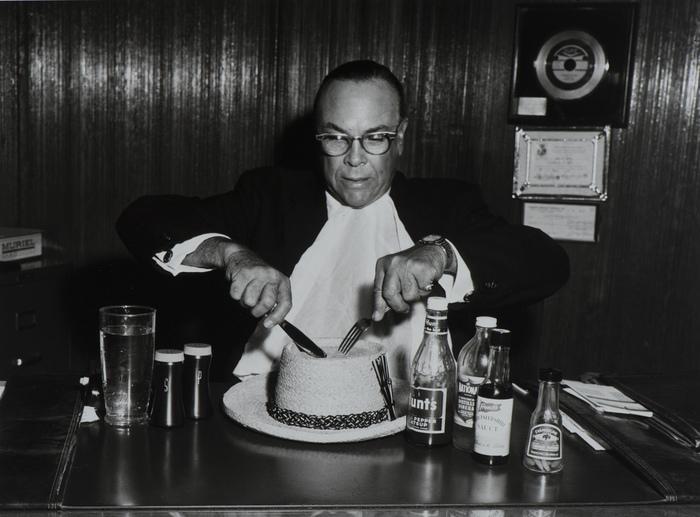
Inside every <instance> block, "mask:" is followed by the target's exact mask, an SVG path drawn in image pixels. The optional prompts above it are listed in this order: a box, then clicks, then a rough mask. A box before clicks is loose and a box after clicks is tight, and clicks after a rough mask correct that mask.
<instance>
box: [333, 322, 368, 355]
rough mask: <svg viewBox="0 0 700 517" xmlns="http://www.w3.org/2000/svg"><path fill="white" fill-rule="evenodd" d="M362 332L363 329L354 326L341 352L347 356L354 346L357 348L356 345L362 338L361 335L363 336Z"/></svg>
mask: <svg viewBox="0 0 700 517" xmlns="http://www.w3.org/2000/svg"><path fill="white" fill-rule="evenodd" d="M362 332H363V330H362V328H361V327H358V326H357V325H353V327H352V329H351V330H350V332H349V333H348V334H347V335H346V336H345V339H343V342H342V343H341V344H340V348H339V350H340V352H341V353H343V354H347V353H348V352H349V351H350V349H351V348H352V347H353V346H355V343H356V342H357V340H358V339H359V338H360V335H362Z"/></svg>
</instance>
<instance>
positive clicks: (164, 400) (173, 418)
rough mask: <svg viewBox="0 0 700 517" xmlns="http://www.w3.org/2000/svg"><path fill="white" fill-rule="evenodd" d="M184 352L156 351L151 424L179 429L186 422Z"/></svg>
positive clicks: (171, 350)
mask: <svg viewBox="0 0 700 517" xmlns="http://www.w3.org/2000/svg"><path fill="white" fill-rule="evenodd" d="M183 361H184V354H183V353H182V350H173V349H161V350H156V354H155V361H154V365H153V366H154V367H153V407H152V410H151V424H152V425H155V426H159V427H178V426H181V425H182V424H183V423H184V421H185V410H184V407H183V405H182V363H183Z"/></svg>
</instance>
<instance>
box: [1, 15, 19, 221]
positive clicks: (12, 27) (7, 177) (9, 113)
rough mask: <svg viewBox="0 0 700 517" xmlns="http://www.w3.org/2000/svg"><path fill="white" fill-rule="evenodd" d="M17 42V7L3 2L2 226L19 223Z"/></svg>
mask: <svg viewBox="0 0 700 517" xmlns="http://www.w3.org/2000/svg"><path fill="white" fill-rule="evenodd" d="M17 40H18V30H17V8H16V6H14V5H12V4H6V3H0V63H1V65H0V226H15V225H17V224H18V221H19V218H18V216H19V213H18V211H19V207H18V205H17V189H18V182H19V176H18V172H19V171H18V168H17V167H18V161H17V146H18V144H17V129H18V120H19V119H18V115H17V44H18V42H17Z"/></svg>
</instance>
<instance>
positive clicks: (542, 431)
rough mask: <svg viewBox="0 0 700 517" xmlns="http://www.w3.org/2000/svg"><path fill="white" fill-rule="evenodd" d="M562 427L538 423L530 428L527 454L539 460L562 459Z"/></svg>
mask: <svg viewBox="0 0 700 517" xmlns="http://www.w3.org/2000/svg"><path fill="white" fill-rule="evenodd" d="M561 442H562V440H561V429H559V427H557V426H556V425H552V424H537V425H534V426H532V428H531V429H530V435H529V436H528V438H527V449H526V450H525V454H527V455H528V456H530V457H531V458H535V459H539V460H560V459H561Z"/></svg>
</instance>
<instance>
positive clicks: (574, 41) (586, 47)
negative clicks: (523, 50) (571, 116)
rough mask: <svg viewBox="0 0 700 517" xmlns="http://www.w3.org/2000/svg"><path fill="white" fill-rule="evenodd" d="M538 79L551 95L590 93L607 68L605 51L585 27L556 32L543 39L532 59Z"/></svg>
mask: <svg viewBox="0 0 700 517" xmlns="http://www.w3.org/2000/svg"><path fill="white" fill-rule="evenodd" d="M534 66H535V72H536V74H537V80H538V81H539V83H540V85H541V86H542V88H544V90H545V91H546V92H547V93H548V94H549V95H551V96H552V98H554V99H559V100H575V99H580V98H582V97H585V96H586V95H588V94H590V93H591V92H592V91H593V90H595V88H596V87H597V86H598V85H599V84H600V82H601V81H602V80H603V78H604V77H605V74H606V73H607V71H608V61H607V58H606V56H605V51H604V50H603V47H602V46H601V45H600V43H599V42H598V40H597V39H595V38H594V37H593V36H591V35H590V34H588V33H587V32H584V31H574V30H567V31H562V32H559V33H557V34H555V35H553V36H552V37H551V38H549V39H548V40H547V41H545V42H544V44H543V45H542V48H540V51H539V53H538V54H537V58H536V59H535V62H534Z"/></svg>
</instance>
